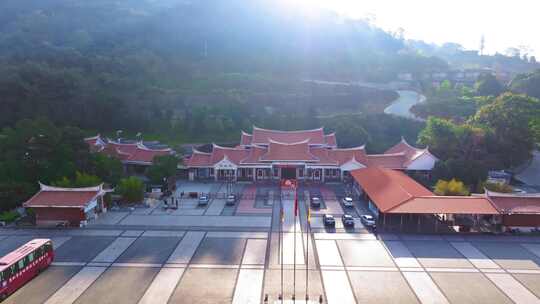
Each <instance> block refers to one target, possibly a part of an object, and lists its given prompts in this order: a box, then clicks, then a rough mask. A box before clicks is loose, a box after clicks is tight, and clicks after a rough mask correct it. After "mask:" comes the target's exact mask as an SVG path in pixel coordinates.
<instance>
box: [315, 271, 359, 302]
mask: <svg viewBox="0 0 540 304" xmlns="http://www.w3.org/2000/svg"><path fill="white" fill-rule="evenodd" d="M321 273H322V281H323V284H324V290H325V291H326V300H327V303H331V304H333V303H339V304H348V303H351V304H353V303H356V300H355V299H354V294H353V291H352V288H351V284H350V283H349V279H348V278H347V272H345V271H335V270H322V271H321Z"/></svg>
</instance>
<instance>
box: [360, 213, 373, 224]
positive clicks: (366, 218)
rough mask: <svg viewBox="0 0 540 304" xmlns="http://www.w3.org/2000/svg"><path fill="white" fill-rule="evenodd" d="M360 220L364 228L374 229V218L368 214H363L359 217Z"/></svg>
mask: <svg viewBox="0 0 540 304" xmlns="http://www.w3.org/2000/svg"><path fill="white" fill-rule="evenodd" d="M360 220H361V221H362V224H364V226H366V227H375V225H376V224H375V218H374V217H373V216H371V215H368V214H363V215H362V216H360Z"/></svg>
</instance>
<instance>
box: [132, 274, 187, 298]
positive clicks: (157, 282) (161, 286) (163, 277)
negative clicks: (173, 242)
mask: <svg viewBox="0 0 540 304" xmlns="http://www.w3.org/2000/svg"><path fill="white" fill-rule="evenodd" d="M184 271H185V268H162V269H161V270H160V271H159V273H158V274H157V275H156V277H155V278H154V280H153V281H152V283H151V285H150V287H148V289H147V290H146V292H145V293H144V295H143V297H142V298H141V299H140V300H139V304H166V303H167V302H168V301H169V298H170V297H171V295H172V293H173V291H174V289H175V288H176V285H177V284H178V282H179V281H180V278H181V277H182V274H184Z"/></svg>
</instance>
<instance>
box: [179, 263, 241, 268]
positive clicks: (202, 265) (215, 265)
mask: <svg viewBox="0 0 540 304" xmlns="http://www.w3.org/2000/svg"><path fill="white" fill-rule="evenodd" d="M189 267H190V268H204V269H212V268H216V269H237V268H240V265H239V264H191V265H189Z"/></svg>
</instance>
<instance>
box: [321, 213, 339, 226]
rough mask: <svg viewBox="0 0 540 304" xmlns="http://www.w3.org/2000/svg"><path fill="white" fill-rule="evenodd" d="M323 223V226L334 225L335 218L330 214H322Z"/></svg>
mask: <svg viewBox="0 0 540 304" xmlns="http://www.w3.org/2000/svg"><path fill="white" fill-rule="evenodd" d="M323 223H324V225H325V226H328V227H335V226H336V220H335V219H334V216H333V215H330V214H325V215H323Z"/></svg>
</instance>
